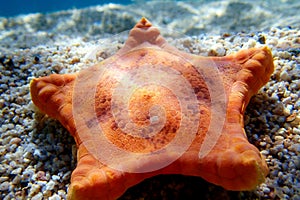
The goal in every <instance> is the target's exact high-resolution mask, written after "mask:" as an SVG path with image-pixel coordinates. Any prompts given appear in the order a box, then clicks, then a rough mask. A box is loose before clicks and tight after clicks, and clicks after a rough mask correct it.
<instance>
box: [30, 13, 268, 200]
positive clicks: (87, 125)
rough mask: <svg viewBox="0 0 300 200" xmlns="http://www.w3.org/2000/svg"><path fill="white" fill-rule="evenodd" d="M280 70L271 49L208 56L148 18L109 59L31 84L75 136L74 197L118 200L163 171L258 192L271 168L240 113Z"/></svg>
mask: <svg viewBox="0 0 300 200" xmlns="http://www.w3.org/2000/svg"><path fill="white" fill-rule="evenodd" d="M273 70H274V65H273V58H272V55H271V52H270V50H269V49H268V48H267V47H261V48H251V49H248V50H241V51H239V52H237V53H235V54H231V55H228V56H224V57H202V56H198V55H193V54H189V53H186V52H182V51H179V50H178V49H176V48H175V47H173V46H171V45H169V44H168V43H167V42H166V40H165V39H164V38H163V37H162V36H161V34H160V31H159V30H158V29H157V28H156V27H154V26H152V24H151V23H150V22H149V21H148V20H147V19H145V18H142V19H141V20H140V21H139V22H138V23H137V24H136V25H135V27H134V28H133V29H132V30H131V31H130V33H129V36H128V39H127V41H126V42H125V44H124V46H123V47H122V48H121V49H120V50H119V51H118V52H117V53H116V54H115V55H114V56H112V57H110V58H107V59H105V60H104V61H102V62H100V63H98V64H96V65H94V66H91V67H88V68H87V69H84V70H82V71H81V72H79V73H75V74H64V75H59V74H52V75H50V76H46V77H40V78H35V79H33V80H32V81H31V83H30V90H31V97H32V101H33V102H34V104H35V105H36V106H37V107H38V108H39V109H40V111H41V112H43V113H45V114H47V115H48V116H50V117H53V118H55V119H58V120H59V121H60V122H61V123H62V125H63V126H64V127H65V128H66V129H67V130H68V131H69V132H70V134H71V135H72V136H73V137H74V139H75V142H76V145H77V149H78V151H77V159H78V164H77V167H76V168H75V170H74V171H73V173H72V176H71V184H70V186H69V190H68V199H116V198H118V197H120V196H121V195H122V194H123V193H124V192H125V191H126V190H127V189H128V188H129V187H131V186H133V185H135V184H138V183H139V182H141V181H143V180H144V179H146V178H149V177H152V176H155V175H158V174H183V175H189V176H199V177H202V178H203V179H205V180H207V181H209V182H211V183H214V184H216V185H220V186H222V187H223V188H225V189H228V190H238V191H241V190H252V189H254V188H255V187H256V186H257V185H258V184H260V183H262V182H263V181H264V179H265V177H266V175H267V174H268V167H267V165H266V162H265V160H264V158H263V157H262V156H261V154H260V152H259V151H258V149H257V148H256V147H255V146H254V145H252V144H250V143H249V142H248V140H247V136H246V134H245V130H244V119H243V115H244V112H245V108H246V106H247V105H248V103H249V100H250V98H251V97H252V96H253V95H254V94H256V93H257V92H258V90H259V89H260V88H261V87H262V86H263V85H264V84H265V83H267V82H268V80H269V78H270V76H271V74H272V72H273Z"/></svg>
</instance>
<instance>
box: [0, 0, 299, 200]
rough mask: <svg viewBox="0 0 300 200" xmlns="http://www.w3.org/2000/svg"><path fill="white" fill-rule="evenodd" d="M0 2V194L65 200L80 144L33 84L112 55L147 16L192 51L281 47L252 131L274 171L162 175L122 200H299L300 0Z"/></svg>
mask: <svg viewBox="0 0 300 200" xmlns="http://www.w3.org/2000/svg"><path fill="white" fill-rule="evenodd" d="M0 2H1V4H0V5H1V6H0V199H5V200H9V199H33V200H42V199H51V200H59V199H66V194H67V190H68V186H69V184H70V176H71V172H72V171H73V169H74V168H75V166H76V153H74V152H76V146H75V142H74V140H73V138H72V137H71V136H70V135H69V133H68V132H67V131H66V130H65V129H64V128H63V127H62V126H61V124H60V123H59V122H58V121H57V120H54V119H51V118H49V117H48V116H45V115H44V114H43V113H40V112H39V111H38V110H37V109H36V108H35V107H34V105H33V103H32V101H31V97H30V92H29V83H30V81H31V80H32V79H33V78H35V77H41V76H47V75H50V74H53V73H59V74H67V73H75V72H78V71H80V70H81V69H84V68H86V67H88V66H91V65H93V64H96V63H98V62H100V61H101V60H103V59H105V58H107V57H109V56H111V55H113V54H114V53H115V52H116V51H117V49H118V48H119V47H120V46H121V45H122V44H123V42H124V40H126V37H127V34H128V30H130V29H131V28H132V27H133V26H134V25H135V24H136V23H137V22H138V21H139V20H140V19H141V17H143V16H144V17H146V18H147V19H148V20H149V21H151V23H152V24H153V25H154V26H159V27H160V28H161V30H167V31H168V32H167V33H168V34H167V36H168V37H169V40H168V41H169V42H170V43H171V44H172V45H174V46H175V47H176V48H178V49H180V50H182V51H186V52H188V53H193V54H197V55H202V56H225V55H229V54H232V53H234V52H237V51H239V50H241V49H248V48H251V47H261V46H264V45H267V46H268V47H269V48H270V49H271V50H272V54H273V56H274V64H275V71H274V73H273V75H272V76H271V79H270V81H269V82H268V83H267V84H266V85H265V86H264V87H263V88H262V89H261V90H260V91H259V92H258V94H257V95H255V96H254V97H253V98H252V100H251V102H250V103H249V105H248V107H247V110H246V113H245V130H246V133H247V137H248V139H249V141H250V142H251V143H252V144H254V145H255V146H256V147H257V148H258V149H259V150H260V152H261V154H262V155H264V156H265V158H266V161H267V163H268V166H269V169H270V172H269V175H268V176H267V178H266V182H265V183H263V184H261V185H260V186H258V187H257V189H255V190H254V191H248V192H232V191H227V190H224V189H222V188H221V187H218V186H215V185H213V184H210V183H208V182H206V181H204V180H203V179H201V178H199V177H187V176H180V175H162V176H158V177H153V178H150V179H147V180H145V181H143V182H142V183H140V184H138V185H136V186H134V187H132V188H130V189H129V190H128V191H127V192H126V193H125V194H124V195H123V196H122V197H120V199H124V200H125V199H166V200H174V199H243V200H244V199H292V200H299V199H300V100H299V99H300V12H299V10H300V2H299V0H268V1H264V0H256V1H252V0H251V1H250V0H246V1H238V0H222V1H221V0H219V1H212V0H200V1H141V0H140V1H138V0H137V1H96V0H73V1H71V0H49V1H44V0H27V1H25V0H23V1H20V0H9V1H4V0H1V1H0ZM87 55H94V57H93V58H92V59H90V58H91V57H89V56H87Z"/></svg>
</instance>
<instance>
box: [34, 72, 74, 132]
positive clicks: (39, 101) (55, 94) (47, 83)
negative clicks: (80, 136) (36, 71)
mask: <svg viewBox="0 0 300 200" xmlns="http://www.w3.org/2000/svg"><path fill="white" fill-rule="evenodd" d="M75 78H76V75H75V74H65V75H59V74H52V75H50V76H47V77H41V78H35V79H33V80H32V81H31V82H30V92H31V99H32V101H33V103H34V104H35V105H36V106H37V107H38V108H39V109H40V111H41V112H43V113H45V114H47V115H49V116H50V117H53V118H55V119H58V120H59V121H60V122H61V123H62V125H63V126H64V127H65V128H67V129H68V130H69V132H70V133H71V134H72V135H74V134H75V129H74V128H75V126H73V124H74V120H73V116H72V88H73V84H74V80H75Z"/></svg>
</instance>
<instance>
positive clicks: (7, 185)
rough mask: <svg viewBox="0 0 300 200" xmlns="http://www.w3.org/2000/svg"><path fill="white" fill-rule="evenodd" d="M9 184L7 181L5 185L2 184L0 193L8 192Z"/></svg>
mask: <svg viewBox="0 0 300 200" xmlns="http://www.w3.org/2000/svg"><path fill="white" fill-rule="evenodd" d="M9 186H10V184H9V182H8V181H5V182H3V183H1V184H0V191H6V190H8V189H9Z"/></svg>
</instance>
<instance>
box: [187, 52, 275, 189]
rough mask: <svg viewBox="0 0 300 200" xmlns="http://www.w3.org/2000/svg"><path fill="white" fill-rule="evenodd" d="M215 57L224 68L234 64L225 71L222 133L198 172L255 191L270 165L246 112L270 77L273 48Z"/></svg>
mask: <svg viewBox="0 0 300 200" xmlns="http://www.w3.org/2000/svg"><path fill="white" fill-rule="evenodd" d="M211 59H212V60H213V61H214V64H215V66H217V67H218V68H219V70H220V71H222V70H224V69H223V67H226V66H230V69H231V71H230V73H229V72H226V70H225V71H223V74H224V75H223V80H224V81H223V82H224V87H225V90H226V93H227V96H228V103H227V109H226V119H225V123H224V126H223V130H222V133H221V135H220V137H219V139H218V141H217V143H216V144H215V147H214V149H213V150H212V151H211V152H210V153H209V155H208V156H206V157H205V158H204V159H203V160H200V167H199V168H200V172H197V173H198V174H197V175H198V176H202V177H203V178H204V179H206V180H208V181H209V182H212V183H215V184H217V185H221V186H222V187H224V188H225V189H229V190H252V189H254V188H255V187H256V186H257V185H258V184H260V183H262V182H263V181H264V178H265V176H266V175H267V174H268V167H267V165H266V162H265V160H264V158H263V157H262V156H261V155H260V153H259V151H258V149H257V148H256V147H255V146H253V145H252V144H250V143H249V142H248V140H247V136H246V134H245V130H244V128H243V127H244V119H243V114H244V111H245V108H246V106H247V104H248V102H249V100H250V98H251V97H252V95H254V94H255V93H256V92H257V91H258V90H259V89H260V87H262V86H263V85H264V84H265V83H266V82H267V81H268V80H269V78H270V75H271V73H272V72H273V70H274V65H273V58H272V55H271V52H270V50H269V49H268V48H267V47H262V48H252V49H249V50H245V51H240V52H238V53H237V54H233V55H231V56H227V57H222V58H211ZM186 173H187V174H190V173H189V172H186ZM192 173H194V172H192Z"/></svg>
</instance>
